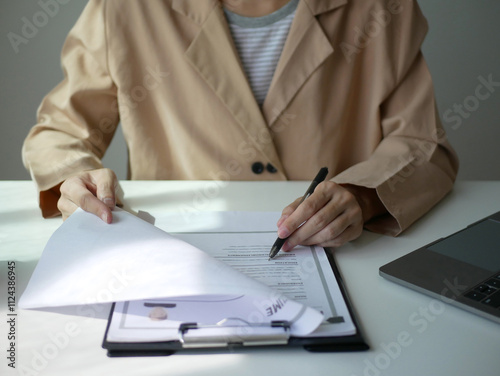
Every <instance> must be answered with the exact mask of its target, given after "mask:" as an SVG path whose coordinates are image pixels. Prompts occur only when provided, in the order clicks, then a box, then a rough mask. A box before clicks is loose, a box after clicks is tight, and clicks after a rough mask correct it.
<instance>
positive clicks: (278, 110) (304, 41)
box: [262, 0, 348, 128]
mask: <svg viewBox="0 0 500 376" xmlns="http://www.w3.org/2000/svg"><path fill="white" fill-rule="evenodd" d="M347 2H348V0H302V1H300V2H299V5H298V8H297V12H296V15H295V18H294V20H293V23H292V26H291V28H290V32H289V35H288V38H287V40H286V43H285V46H284V48H283V52H282V53H281V57H280V60H279V62H278V66H277V68H276V71H275V73H274V76H273V80H272V82H271V86H270V88H269V92H268V94H267V97H266V99H265V101H264V104H263V106H262V112H263V114H264V117H265V119H266V122H267V124H268V125H269V126H270V127H271V128H272V126H273V124H274V123H275V122H276V120H277V119H278V118H279V117H280V116H281V114H282V112H283V111H284V110H285V108H286V107H287V106H288V104H289V103H290V101H291V100H292V99H293V97H294V96H295V94H296V93H297V91H298V90H299V89H300V88H301V87H302V85H303V84H304V82H305V81H306V80H307V79H308V78H309V76H310V75H311V74H312V73H313V72H314V71H315V70H316V69H317V68H318V66H320V65H321V64H322V63H323V62H324V61H325V60H326V58H328V56H330V55H331V54H332V53H333V52H334V49H333V47H332V45H331V44H330V41H329V40H328V38H327V37H326V35H325V34H324V32H323V30H322V28H321V25H320V24H319V22H318V20H317V19H316V17H315V16H316V15H318V14H321V13H324V12H328V11H331V10H333V9H335V8H338V7H340V6H343V5H345V4H346V3H347Z"/></svg>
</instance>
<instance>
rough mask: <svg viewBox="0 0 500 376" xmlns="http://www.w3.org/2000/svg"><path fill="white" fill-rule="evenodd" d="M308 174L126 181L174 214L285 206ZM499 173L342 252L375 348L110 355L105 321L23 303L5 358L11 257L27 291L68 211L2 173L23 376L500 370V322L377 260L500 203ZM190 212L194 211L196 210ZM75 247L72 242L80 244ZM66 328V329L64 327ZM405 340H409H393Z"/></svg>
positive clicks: (1, 331)
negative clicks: (11, 321)
mask: <svg viewBox="0 0 500 376" xmlns="http://www.w3.org/2000/svg"><path fill="white" fill-rule="evenodd" d="M308 184H309V183H308V182H287V183H281V182H280V183H269V182H263V183H244V182H235V183H230V184H227V183H215V182H129V181H126V182H122V187H123V190H124V192H125V199H126V202H127V204H128V205H129V206H130V207H132V208H133V209H135V210H144V211H148V212H150V213H151V214H152V215H153V216H155V215H159V214H160V213H162V212H164V211H167V210H168V211H177V212H178V213H179V215H183V216H186V215H194V214H192V213H195V212H196V211H197V210H252V211H259V210H265V211H269V210H276V211H280V210H281V209H282V208H283V207H284V206H285V205H286V204H288V203H289V202H291V201H292V200H293V199H295V198H296V197H298V196H300V195H302V194H303V192H304V191H305V189H306V187H307V185H308ZM499 192H500V182H498V181H497V182H459V183H457V185H456V187H455V190H454V191H453V192H452V193H451V194H450V195H449V196H448V197H446V198H445V199H444V201H442V202H441V203H440V204H439V205H438V206H437V207H436V208H434V209H433V210H432V211H431V212H430V213H429V214H427V215H426V216H425V217H424V218H422V219H421V220H420V221H418V222H417V223H416V224H414V225H413V227H412V228H410V229H409V230H408V231H407V232H405V233H404V234H403V235H401V236H400V237H398V238H390V237H385V236H380V235H376V234H373V233H369V232H365V233H364V234H363V235H362V236H361V238H359V239H358V240H356V241H354V242H352V243H350V244H347V245H345V246H343V247H341V248H339V249H337V250H336V257H337V261H338V264H339V267H340V270H341V272H342V274H343V276H344V279H345V282H346V284H347V288H348V291H349V294H350V296H351V299H352V302H353V304H354V307H355V309H356V311H357V312H358V317H359V319H360V321H361V323H362V326H363V327H364V331H365V336H366V338H367V340H368V342H369V344H370V346H371V350H370V351H367V352H358V353H323V354H318V353H309V352H307V351H305V350H303V349H301V348H288V349H286V350H282V349H276V348H266V349H248V350H247V349H245V350H241V351H236V352H234V351H233V352H226V353H221V352H215V353H212V354H203V355H174V356H171V357H158V358H151V357H148V358H108V357H107V356H106V351H105V350H103V349H102V348H101V341H102V337H103V333H104V330H105V325H106V320H103V319H89V318H84V317H75V316H64V315H59V314H54V313H48V312H38V311H22V310H20V311H17V313H18V316H17V322H16V324H17V326H16V335H17V346H18V347H17V352H16V365H17V368H18V371H19V368H20V367H21V368H22V369H23V370H24V373H14V372H4V370H7V371H10V369H9V368H8V367H7V363H8V360H7V359H6V356H5V354H6V348H7V345H8V340H7V333H8V330H9V329H8V327H7V319H8V316H7V313H8V312H7V299H6V296H7V287H6V286H7V279H6V275H7V262H8V261H15V262H16V276H17V285H16V288H17V292H16V294H17V298H18V299H19V297H20V295H21V293H22V291H23V289H24V288H25V286H26V284H27V282H28V280H29V278H30V275H31V273H32V271H33V269H34V267H35V265H36V262H37V260H38V258H39V257H40V254H41V252H42V250H43V248H44V246H45V243H46V242H47V240H48V239H49V237H50V235H51V234H52V233H53V231H54V230H55V229H56V228H57V227H58V226H59V225H60V224H61V219H60V218H56V219H50V220H44V219H42V218H41V216H40V214H39V211H38V208H37V202H36V196H35V189H34V187H33V184H32V183H31V182H6V181H4V182H0V323H1V325H2V326H1V328H0V350H1V356H0V374H1V375H10V374H23V375H51V376H52V375H64V376H68V375H71V376H87V375H88V376H90V375H92V376H97V375H217V376H223V375H348V376H352V375H357V376H360V375H371V376H375V375H397V376H402V375H419V376H420V375H476V376H477V375H498V374H499V370H500V325H498V324H495V323H493V322H490V321H488V320H486V319H483V318H480V317H477V316H475V315H472V314H470V313H467V312H465V311H462V310H460V309H458V308H454V307H451V306H448V305H444V304H443V303H442V302H441V301H438V300H435V299H431V298H430V297H427V296H425V295H422V294H419V293H416V292H413V291H411V290H409V289H406V288H404V287H400V286H398V285H396V284H393V283H391V282H388V281H386V280H384V279H382V278H381V277H380V276H379V275H378V268H379V267H380V266H381V265H383V264H385V263H387V262H389V261H391V260H393V259H395V258H397V257H399V256H401V255H403V254H405V253H408V252H410V251H412V250H414V249H416V248H417V247H419V246H421V245H424V244H426V243H428V242H430V241H432V240H433V239H435V238H438V237H441V236H443V235H448V234H450V233H452V232H454V231H456V230H458V229H459V228H461V227H463V226H465V225H467V224H469V223H470V222H473V221H475V220H477V219H479V218H481V217H483V216H486V215H487V214H491V213H493V212H495V211H498V210H500V202H499V200H498V197H499ZM190 213H191V214H190ZM70 251H71V250H68V252H70ZM65 331H66V332H67V333H70V334H71V336H70V335H68V334H64V333H65ZM398 339H399V340H400V341H401V342H402V343H404V345H405V346H401V345H395V343H396V342H398Z"/></svg>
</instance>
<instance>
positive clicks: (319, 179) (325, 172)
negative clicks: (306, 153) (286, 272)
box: [268, 167, 328, 261]
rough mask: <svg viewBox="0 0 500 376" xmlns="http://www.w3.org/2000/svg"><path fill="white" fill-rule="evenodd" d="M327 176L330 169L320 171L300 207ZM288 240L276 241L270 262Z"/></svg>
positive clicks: (270, 253) (324, 168)
mask: <svg viewBox="0 0 500 376" xmlns="http://www.w3.org/2000/svg"><path fill="white" fill-rule="evenodd" d="M326 175H328V168H326V167H323V168H322V169H320V170H319V172H318V174H317V175H316V177H315V178H314V179H313V181H312V183H311V185H310V186H309V188H307V191H306V193H305V195H304V196H303V197H302V200H300V202H299V205H300V204H302V203H303V202H304V200H305V199H306V198H308V197H309V196H310V195H311V194H312V193H313V192H314V189H315V188H316V186H317V185H318V184H319V183H321V182H322V181H323V180H325V178H326ZM299 205H297V207H299ZM287 239H288V237H287V238H285V239H281V238H278V239H276V241H275V242H274V244H273V246H272V248H271V252H269V260H268V261H270V260H271V259H272V258H275V257H276V255H277V254H278V253H279V251H280V249H281V247H283V244H285V241H286V240H287Z"/></svg>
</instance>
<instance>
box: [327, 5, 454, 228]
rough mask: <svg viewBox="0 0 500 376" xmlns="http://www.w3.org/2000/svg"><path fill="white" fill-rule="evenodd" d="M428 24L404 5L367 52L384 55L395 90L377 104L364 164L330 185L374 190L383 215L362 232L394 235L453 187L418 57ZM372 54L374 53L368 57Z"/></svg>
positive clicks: (449, 153)
mask: <svg viewBox="0 0 500 376" xmlns="http://www.w3.org/2000/svg"><path fill="white" fill-rule="evenodd" d="M426 32H427V23H426V21H425V19H424V17H423V15H422V13H421V12H420V9H419V8H418V5H417V3H416V2H405V9H404V10H403V13H402V14H401V17H394V20H393V23H392V24H391V25H390V27H388V29H387V30H386V33H385V36H381V38H374V39H378V40H374V41H373V43H372V45H371V46H370V48H371V49H372V50H373V49H376V48H378V49H379V51H378V53H379V54H380V53H387V66H388V67H389V69H391V70H392V71H393V75H394V77H395V79H394V85H393V88H392V90H391V91H390V92H389V95H387V97H386V98H384V100H382V101H381V102H380V104H379V116H380V127H381V132H382V140H381V142H380V144H379V145H378V146H377V147H376V149H375V151H374V152H373V154H372V155H371V157H370V158H368V159H367V160H365V161H363V162H361V163H358V164H355V165H353V166H351V167H350V168H348V169H347V170H345V171H343V172H342V173H340V174H339V175H337V176H336V177H335V178H334V179H333V181H335V182H337V183H340V184H353V185H358V186H362V187H367V188H375V189H376V191H377V194H378V196H379V198H380V200H381V201H382V203H383V204H384V205H385V207H386V209H387V212H388V214H387V215H384V216H381V217H378V218H375V219H373V220H371V221H370V222H368V223H366V224H365V227H366V228H367V229H369V230H372V231H375V232H381V233H385V234H389V235H394V236H395V235H398V234H399V233H401V232H402V231H403V230H405V229H406V228H408V227H409V226H410V225H411V224H412V223H413V222H415V221H416V220H417V219H418V218H419V217H421V216H422V215H423V214H425V213H426V212H427V211H428V210H430V208H431V207H433V206H434V205H435V204H436V203H437V202H438V201H439V200H441V199H442V198H443V197H444V196H445V195H446V194H447V193H448V192H449V191H450V190H451V189H452V187H453V183H454V181H455V178H456V175H457V171H458V158H457V156H456V154H455V152H454V150H453V149H452V147H451V146H450V144H449V143H448V141H447V138H446V133H445V131H444V129H443V127H442V125H441V122H440V119H439V114H438V111H437V108H436V102H435V97H434V89H433V85H432V79H431V75H430V72H429V70H428V67H427V65H426V63H425V60H424V58H423V56H422V53H421V50H420V48H421V44H422V42H423V40H424V38H425V34H426ZM373 53H377V52H373Z"/></svg>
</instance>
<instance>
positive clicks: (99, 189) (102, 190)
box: [57, 168, 118, 223]
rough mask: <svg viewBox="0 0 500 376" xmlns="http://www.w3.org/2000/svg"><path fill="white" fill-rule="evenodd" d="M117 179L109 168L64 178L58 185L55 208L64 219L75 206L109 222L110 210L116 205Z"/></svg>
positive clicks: (111, 218) (111, 217) (110, 217)
mask: <svg viewBox="0 0 500 376" xmlns="http://www.w3.org/2000/svg"><path fill="white" fill-rule="evenodd" d="M117 188H118V179H117V178H116V175H115V173H114V172H113V171H112V170H110V169H109V168H102V169H98V170H89V171H82V172H80V173H78V174H76V175H74V176H72V177H70V178H68V179H66V180H65V181H64V182H63V183H62V184H61V187H60V191H61V197H60V198H59V201H58V202H57V208H58V209H59V210H60V211H61V213H62V216H63V220H66V219H67V218H68V217H69V216H70V215H71V214H73V212H74V211H75V210H76V209H77V208H82V209H83V210H85V211H86V212H89V213H92V214H95V215H97V216H98V217H99V218H101V219H102V220H103V221H104V222H106V223H111V222H112V220H113V215H112V214H111V211H112V210H113V209H114V207H115V205H116V190H117Z"/></svg>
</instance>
